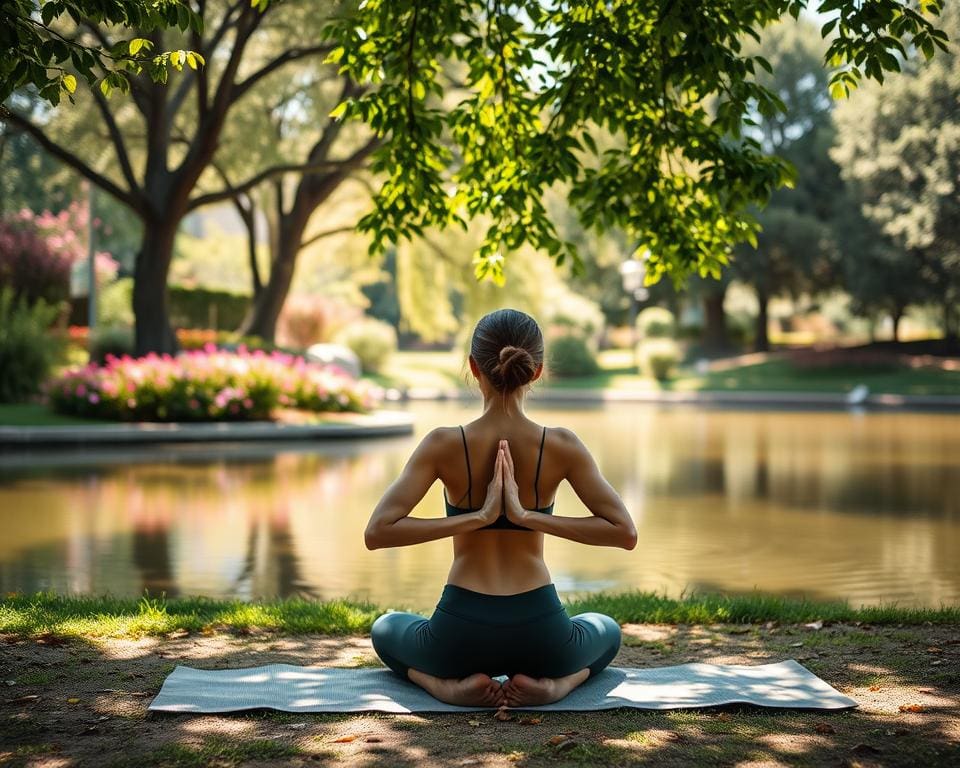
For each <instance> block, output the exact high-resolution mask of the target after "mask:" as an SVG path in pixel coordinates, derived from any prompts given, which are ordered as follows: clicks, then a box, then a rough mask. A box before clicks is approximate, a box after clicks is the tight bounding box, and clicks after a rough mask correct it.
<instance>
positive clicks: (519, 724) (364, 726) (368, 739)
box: [0, 621, 960, 768]
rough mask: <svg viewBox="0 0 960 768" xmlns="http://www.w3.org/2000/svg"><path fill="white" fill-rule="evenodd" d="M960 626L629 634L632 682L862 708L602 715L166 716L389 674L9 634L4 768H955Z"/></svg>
mask: <svg viewBox="0 0 960 768" xmlns="http://www.w3.org/2000/svg"><path fill="white" fill-rule="evenodd" d="M958 630H960V623H954V624H938V625H931V626H928V625H923V624H920V625H913V626H903V627H900V626H896V625H884V626H875V625H862V624H861V625H860V626H856V625H855V624H852V623H846V622H840V623H835V624H827V625H825V626H822V627H821V628H820V629H815V628H813V627H805V626H803V625H802V624H784V623H781V622H777V621H771V622H765V623H759V622H758V623H750V624H732V623H698V624H670V623H630V622H628V623H625V624H623V643H622V646H621V650H620V653H619V655H618V656H617V658H616V659H615V660H614V662H613V663H614V664H615V665H617V666H641V667H652V666H667V665H673V664H682V663H686V662H694V661H696V662H708V663H718V664H763V663H769V662H773V661H781V660H784V659H787V658H794V659H796V660H797V661H799V662H800V663H801V664H803V665H804V666H806V667H807V668H808V669H810V670H811V671H813V672H814V673H815V674H817V675H819V676H820V677H821V678H823V679H824V680H826V681H827V682H828V683H830V684H831V685H832V686H834V687H835V688H837V689H838V690H839V691H840V692H842V693H843V694H845V695H847V696H851V697H852V698H854V699H855V700H856V701H857V702H858V703H859V706H858V707H857V708H856V709H853V710H848V711H842V712H817V711H813V712H807V711H799V710H781V709H763V708H758V707H749V706H744V705H731V706H725V707H718V708H711V709H688V710H676V711H666V712H657V711H637V710H631V709H618V710H609V711H602V712H587V713H582V712H581V713H565V712H551V713H543V714H537V713H528V712H527V713H520V712H515V713H509V712H508V713H507V719H505V720H499V719H497V718H496V717H494V712H493V711H490V712H471V713H463V714H460V713H456V714H426V715H387V714H377V713H364V714H336V715H329V714H328V715H310V714H289V713H281V712H273V711H253V712H244V713H237V714H230V715H170V714H165V713H150V712H148V711H147V706H148V705H149V703H150V701H151V700H152V699H153V697H154V696H155V695H156V694H157V692H158V691H159V689H160V686H161V684H162V682H163V680H164V679H165V678H166V676H167V675H168V674H169V673H170V672H171V671H172V670H173V669H174V667H175V666H176V665H177V664H185V665H190V666H195V667H202V668H237V667H247V666H255V665H260V664H269V663H288V664H300V665H310V666H319V665H329V666H341V667H351V666H379V665H380V662H379V659H378V658H377V657H376V655H375V654H374V652H373V649H372V647H371V645H370V639H369V636H367V635H365V634H362V633H351V634H348V635H343V636H330V635H323V634H304V635H298V636H291V635H288V634H284V633H280V632H261V631H258V630H255V629H254V628H250V629H248V630H246V633H245V634H234V633H227V632H223V631H219V630H216V629H211V628H208V629H207V631H206V632H204V631H199V632H195V631H189V632H188V631H184V630H179V631H175V632H172V633H169V634H168V635H163V636H159V637H157V636H151V637H141V638H139V639H131V638H113V639H102V638H101V639H93V638H89V637H88V638H79V637H78V638H74V639H69V640H67V639H63V638H61V637H58V636H57V635H50V634H40V635H36V636H28V635H24V634H20V633H12V634H9V633H8V634H4V633H3V632H5V631H6V630H3V631H0V669H2V670H3V675H2V677H3V678H4V680H5V681H6V685H4V687H3V697H2V698H0V764H2V765H5V766H6V765H18V766H82V765H97V766H136V767H137V768H152V767H153V766H207V765H217V766H234V765H254V764H255V765H258V766H304V765H330V766H334V765H336V766H350V767H353V766H356V767H359V766H371V765H375V766H380V765H382V766H414V765H416V766H441V765H443V766H446V765H458V766H459V765H463V766H468V765H469V766H484V767H485V766H489V767H491V768H493V767H497V768H501V767H502V768H506V767H508V766H525V767H527V768H540V767H541V766H624V765H638V766H641V765H651V766H666V768H680V767H681V766H701V765H702V766H708V765H709V766H714V765H731V766H732V765H737V766H747V765H749V766H761V765H762V766H817V767H819V766H824V767H826V766H831V767H833V766H838V765H841V766H863V767H864V768H865V767H867V766H911V768H912V767H913V766H917V765H922V766H925V767H927V766H931V767H936V766H945V767H946V766H953V765H956V764H957V761H958V759H960V675H958V669H960V632H958Z"/></svg>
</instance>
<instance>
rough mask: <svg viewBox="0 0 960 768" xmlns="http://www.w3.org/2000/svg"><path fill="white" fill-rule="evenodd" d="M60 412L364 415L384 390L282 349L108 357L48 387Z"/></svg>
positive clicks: (185, 417) (145, 417)
mask: <svg viewBox="0 0 960 768" xmlns="http://www.w3.org/2000/svg"><path fill="white" fill-rule="evenodd" d="M47 391H48V394H49V397H50V402H51V404H52V405H53V407H54V408H55V409H56V410H58V411H60V412H61V413H67V414H73V415H77V416H89V417H95V418H102V419H112V420H120V421H250V420H258V419H268V418H270V416H271V412H272V411H273V409H274V408H276V407H277V406H284V407H290V408H302V409H305V410H310V411H318V412H340V411H353V412H364V411H368V410H370V409H371V408H373V407H374V406H375V405H376V403H377V401H378V400H379V397H380V393H379V390H378V389H377V388H376V387H374V386H372V385H370V384H369V383H368V382H365V381H359V382H358V381H354V380H353V379H352V378H350V377H349V376H344V375H343V374H342V373H340V372H339V371H334V370H332V369H329V368H326V367H324V366H319V365H313V364H311V363H308V362H307V361H306V360H304V358H302V357H299V356H294V355H288V354H285V353H282V352H273V353H271V354H269V355H268V354H266V353H265V352H262V351H260V350H256V351H254V352H249V351H247V350H246V349H245V348H243V347H241V348H240V349H239V350H238V351H237V352H224V351H219V350H217V349H216V348H215V347H214V346H213V345H209V346H208V348H207V349H205V350H203V351H196V352H186V353H183V354H180V355H178V356H176V357H172V356H170V355H155V354H150V355H147V356H146V357H142V358H138V359H134V358H131V357H123V358H117V357H112V356H111V357H108V358H107V363H106V364H105V365H103V366H98V365H95V364H91V365H88V366H85V367H83V368H75V369H72V370H70V371H68V372H67V373H65V374H64V375H63V376H61V377H60V378H59V379H57V380H56V381H54V382H52V383H51V384H50V386H49V387H48V388H47Z"/></svg>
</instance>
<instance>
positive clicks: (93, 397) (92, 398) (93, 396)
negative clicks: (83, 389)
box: [87, 392, 100, 405]
mask: <svg viewBox="0 0 960 768" xmlns="http://www.w3.org/2000/svg"><path fill="white" fill-rule="evenodd" d="M87 400H89V401H90V402H91V403H93V404H94V405H96V404H97V403H99V402H100V395H98V394H97V393H96V392H91V393H90V395H89V397H87Z"/></svg>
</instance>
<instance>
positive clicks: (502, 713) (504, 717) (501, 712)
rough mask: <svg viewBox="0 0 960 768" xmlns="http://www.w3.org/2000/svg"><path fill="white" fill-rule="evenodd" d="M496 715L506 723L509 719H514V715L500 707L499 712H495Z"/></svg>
mask: <svg viewBox="0 0 960 768" xmlns="http://www.w3.org/2000/svg"><path fill="white" fill-rule="evenodd" d="M494 717H495V718H497V720H499V721H500V722H501V723H505V722H507V720H513V715H511V714H510V713H509V712H507V710H505V709H498V710H497V714H495V715H494Z"/></svg>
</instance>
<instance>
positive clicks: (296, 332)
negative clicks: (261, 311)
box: [277, 296, 363, 349]
mask: <svg viewBox="0 0 960 768" xmlns="http://www.w3.org/2000/svg"><path fill="white" fill-rule="evenodd" d="M362 318H363V314H362V313H361V311H360V309H359V308H357V307H354V306H351V305H349V304H347V303H345V302H343V301H338V300H337V299H331V298H328V297H326V296H291V297H289V298H288V299H287V300H286V302H285V303H284V305H283V310H282V311H281V312H280V317H279V318H278V319H277V338H278V339H279V340H280V342H281V343H282V344H286V345H289V346H292V347H298V348H300V349H306V348H307V347H309V346H310V345H311V344H317V343H318V342H325V341H330V340H331V339H333V338H334V337H335V336H336V335H337V334H338V333H339V332H341V331H342V330H343V329H345V328H346V327H348V326H349V325H350V324H351V323H355V322H358V321H359V320H361V319H362Z"/></svg>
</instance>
